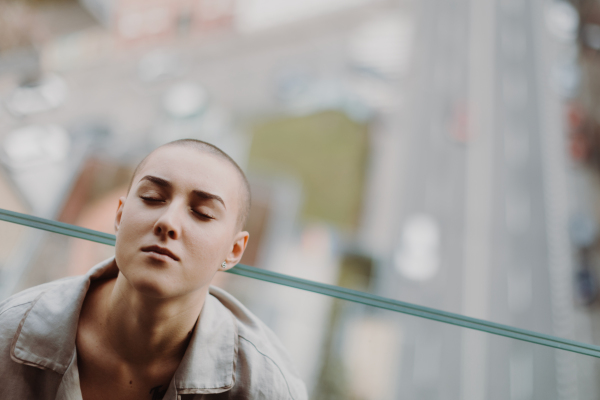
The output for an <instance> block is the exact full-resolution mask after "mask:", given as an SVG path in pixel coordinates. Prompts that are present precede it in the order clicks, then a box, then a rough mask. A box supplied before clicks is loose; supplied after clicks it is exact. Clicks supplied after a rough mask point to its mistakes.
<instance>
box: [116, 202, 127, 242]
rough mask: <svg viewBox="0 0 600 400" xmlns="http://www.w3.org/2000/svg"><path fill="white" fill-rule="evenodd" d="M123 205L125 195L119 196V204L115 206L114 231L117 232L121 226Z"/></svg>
mask: <svg viewBox="0 0 600 400" xmlns="http://www.w3.org/2000/svg"><path fill="white" fill-rule="evenodd" d="M124 206H125V197H124V196H121V197H119V206H118V207H117V213H116V214H115V233H117V232H119V227H120V226H121V217H122V216H123V207H124Z"/></svg>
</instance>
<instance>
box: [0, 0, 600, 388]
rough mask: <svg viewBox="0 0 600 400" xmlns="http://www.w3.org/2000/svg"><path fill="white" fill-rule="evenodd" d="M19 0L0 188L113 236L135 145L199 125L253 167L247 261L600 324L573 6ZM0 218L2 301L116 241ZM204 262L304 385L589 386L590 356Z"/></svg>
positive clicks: (361, 286)
mask: <svg viewBox="0 0 600 400" xmlns="http://www.w3.org/2000/svg"><path fill="white" fill-rule="evenodd" d="M9 3H10V4H8V5H6V6H3V7H4V8H0V13H2V12H5V15H7V16H8V15H9V12H10V13H13V14H11V15H16V16H23V15H25V16H28V15H31V16H28V17H23V18H24V19H23V21H29V20H28V19H27V18H34V19H35V20H39V21H43V22H44V23H43V24H41V25H40V26H43V27H44V29H45V30H44V29H40V32H37V31H35V30H33V29H29V30H28V29H27V28H25V29H21V30H19V29H18V27H17V26H14V27H12V28H10V27H9V28H6V29H2V28H0V100H1V101H2V104H3V108H2V109H0V163H1V165H0V188H1V189H0V208H6V209H9V210H14V211H18V212H26V213H30V214H33V215H36V216H39V217H44V218H49V219H55V220H59V221H62V222H66V223H73V224H76V225H81V226H84V227H87V228H90V229H96V230H101V231H105V232H108V233H113V231H112V229H113V224H112V221H113V218H114V211H115V209H116V207H117V199H118V198H119V196H122V195H125V193H126V190H127V184H128V182H129V181H128V179H129V175H130V174H131V172H132V171H133V168H134V167H135V166H136V165H137V163H138V162H139V161H140V160H141V159H142V158H143V157H144V156H145V155H146V154H147V153H148V152H149V151H151V150H152V149H153V148H155V147H157V146H158V145H161V144H163V143H167V142H169V141H172V140H176V139H180V138H185V137H193V138H197V139H201V140H205V141H208V142H210V143H213V144H215V145H217V146H219V147H220V148H222V149H223V150H224V151H226V152H227V153H228V154H229V155H231V156H232V158H233V159H235V160H236V161H237V162H238V164H239V165H240V166H241V167H242V169H244V171H246V173H247V175H248V178H249V181H250V183H251V186H252V196H253V205H252V213H251V218H250V220H249V222H248V225H247V229H248V231H249V232H250V234H251V244H250V246H249V248H248V250H247V252H246V255H245V258H244V259H242V262H243V263H245V264H249V265H253V266H256V267H259V268H265V269H269V270H272V271H276V272H281V273H286V274H289V275H293V276H297V277H301V278H306V279H312V280H315V281H319V282H324V283H329V284H336V285H340V286H345V287H349V288H351V289H356V290H362V291H367V292H370V293H374V294H377V295H380V296H385V297H389V298H393V299H397V300H401V301H406V302H411V303H415V304H419V305H423V306H427V307H432V308H437V309H441V310H444V311H449V312H453V313H459V314H464V315H468V316H471V317H475V318H481V319H485V320H490V321H493V322H498V323H502V324H507V325H512V326H515V327H518V328H523V329H528V330H532V331H536V332H541V333H545V334H548V335H555V336H560V337H564V338H568V339H572V340H578V341H583V342H586V343H595V344H598V343H600V323H599V322H600V318H598V315H600V314H599V310H598V307H597V297H596V296H597V292H598V287H597V285H598V282H596V280H595V279H596V275H595V274H597V273H598V272H599V271H600V268H599V266H598V264H599V263H598V261H600V257H598V255H597V253H596V252H597V250H595V249H596V247H597V237H596V229H597V228H596V226H597V222H595V221H596V220H597V219H598V217H597V216H598V215H600V212H599V210H600V195H598V193H600V190H599V189H598V187H600V185H598V182H596V180H597V178H596V174H597V172H592V170H593V166H592V167H590V165H589V163H587V164H586V163H585V162H580V161H581V160H578V159H577V158H576V157H575V156H574V155H573V154H574V153H573V152H574V150H573V146H575V145H574V144H573V142H572V141H573V140H574V139H572V137H571V135H573V133H572V132H571V131H572V130H573V128H572V126H571V125H573V123H572V121H570V120H569V116H568V115H569V114H568V112H569V110H570V108H569V107H572V104H574V103H577V102H578V101H579V100H578V99H579V97H578V96H583V95H581V94H580V93H586V92H585V91H584V90H582V89H579V86H578V82H579V80H584V78H585V77H581V76H580V75H577V74H581V73H582V72H577V73H575V72H573V71H572V70H571V69H569V68H575V67H573V65H575V64H576V62H578V61H577V60H578V57H579V56H578V51H579V50H578V49H579V46H580V44H579V42H578V41H580V40H581V38H580V36H581V33H580V31H581V27H580V21H582V20H583V19H585V18H584V17H583V16H581V15H583V14H581V15H580V13H582V12H583V11H582V10H583V8H581V7H579V6H580V5H578V4H579V3H578V2H573V3H577V4H574V5H573V4H572V3H570V2H566V1H551V0H532V1H529V2H524V1H519V0H503V1H500V0H481V1H467V0H422V1H412V0H355V1H349V2H346V3H344V2H342V1H333V0H331V1H323V2H318V1H310V2H306V4H304V5H296V6H293V5H292V4H291V3H292V2H285V3H286V4H288V5H287V6H285V7H284V6H282V5H277V4H275V3H277V2H274V1H268V0H260V1H259V0H255V1H249V2H248V3H246V4H244V5H242V4H241V3H242V2H234V1H229V2H223V4H221V5H220V6H217V5H216V3H215V2H214V1H212V2H211V1H207V0H198V1H197V3H198V4H197V10H203V11H190V10H192V9H193V7H192V6H191V4H196V3H195V2H193V1H189V2H187V3H186V2H175V3H177V4H179V3H181V4H184V5H185V4H187V5H185V6H182V5H181V4H180V5H178V6H176V5H175V3H172V4H167V3H168V2H167V3H165V4H163V5H162V7H163V11H164V10H167V9H168V12H166V11H165V13H166V14H164V15H171V14H176V13H177V12H181V9H183V10H186V11H185V12H181V13H182V14H181V15H183V17H182V16H181V15H180V17H178V19H177V22H176V23H173V27H166V28H164V29H163V31H160V29H159V28H160V26H161V25H160V23H163V25H164V26H167V25H168V24H167V22H165V21H166V20H164V18H166V17H164V15H163V17H164V18H163V17H160V15H162V14H160V13H157V14H156V15H154V14H153V15H154V17H152V18H154V19H152V21H153V22H152V21H151V22H152V23H151V22H148V21H150V19H149V18H150V17H144V18H148V21H146V24H147V26H146V27H145V28H143V29H142V28H140V26H141V25H139V24H140V23H139V21H138V20H136V19H135V18H138V17H139V15H137V16H136V15H134V14H133V13H132V14H131V15H128V14H127V12H128V11H127V7H125V6H123V5H120V3H119V2H113V3H111V4H112V7H115V9H109V8H110V6H108V5H107V4H109V3H110V2H104V1H102V0H96V1H92V0H89V1H83V0H82V1H80V2H75V1H67V0H63V1H57V2H52V1H49V0H48V1H38V2H32V3H28V2H20V1H16V0H13V1H12V2H9ZM123 3H124V4H125V3H127V2H126V1H125V2H123ZM159 3H160V2H159ZM225 3H227V4H225ZM592 3H593V2H592ZM20 4H25V5H23V6H19V5H20ZM132 4H133V3H132ZM161 4H162V3H161ZM11 7H12V8H11ZM20 7H24V8H20ZM27 7H29V8H27ZM119 7H122V8H119ZM136 7H138V6H136ZM169 7H170V8H169ZM177 7H182V8H181V9H178V8H177ZM186 7H187V8H186ZM194 7H196V6H194ZM211 7H212V8H211ZM294 7H296V8H294ZM577 7H579V8H577ZM134 8H135V7H134ZM27 10H29V11H27ZM177 10H179V11H177ZM28 13H29V14H28ZM139 13H142V11H139V12H138V14H139ZM186 13H187V14H186ZM159 14H160V15H159ZM140 15H141V14H140ZM190 15H191V16H190ZM111 16H112V17H111ZM134 17H135V18H134ZM159 17H160V18H159ZM184 17H185V18H184ZM107 18H108V19H109V20H106V19H107ZM110 18H114V19H115V20H114V21H113V20H110ZM139 18H141V17H139ZM161 18H163V19H161ZM2 21H3V20H2V18H0V24H2ZM132 21H133V22H132ZM135 21H138V22H135ZM157 21H158V22H157ZM160 21H162V22H160ZM190 21H191V22H190ZM197 21H200V22H197ZM134 22H135V23H134ZM159 22H160V23H159ZM23 23H24V24H25V26H27V25H26V22H23ZM136 24H137V25H136ZM195 24H196V25H195ZM581 24H583V22H582V23H581ZM138 25H139V26H138ZM6 26H8V24H7V25H6ZM169 26H170V25H169ZM586 26H587V25H586ZM594 26H596V27H599V28H598V29H600V25H594ZM153 27H154V28H153ZM10 29H13V30H14V32H17V33H19V34H17V33H13V31H10ZM144 29H145V30H144ZM153 29H154V30H153ZM7 32H8V33H7ZM3 35H4V36H3ZM19 35H25V36H27V35H31V37H29V38H28V39H27V40H25V39H23V40H24V41H19V40H20V39H19V40H18V38H19V37H20V36H19ZM598 35H599V36H598V37H597V38H598V40H600V31H599V33H598ZM27 37H28V36H27ZM15 38H17V39H15ZM9 39H10V40H9ZM2 40H4V41H2ZM15 43H16V44H15ZM23 43H24V44H23ZM32 43H34V44H36V45H35V46H33V45H32ZM599 47H600V45H599ZM582 68H583V67H582ZM590 68H592V67H590ZM596 68H600V66H596ZM575 70H576V71H579V67H577V68H575ZM573 74H575V75H573ZM591 75H592V74H591V73H590V76H591ZM590 79H591V78H590ZM591 87H592V85H591V84H590V85H588V89H589V90H590V92H591V91H592V89H590V88H591ZM588 97H589V98H591V97H592V96H591V95H589V96H588ZM588 97H586V98H588ZM590 101H591V100H590ZM581 102H582V103H584V106H586V105H587V107H588V108H591V107H592V106H590V105H588V104H587V103H585V101H581ZM594 104H595V103H594ZM599 104H600V103H599ZM573 108H575V107H573ZM590 114H593V113H592V112H590ZM581 118H583V117H581ZM582 124H583V123H582ZM578 126H579V125H578ZM586 126H587V125H586ZM598 143H600V141H599V142H598ZM590 147H591V145H590ZM590 151H592V150H590ZM574 216H575V217H574ZM578 218H579V219H578ZM588 226H589V227H588ZM0 227H1V228H2V229H3V231H1V232H0V237H2V238H3V240H2V241H0V242H1V244H0V299H3V298H6V297H7V296H9V295H10V294H11V293H14V292H15V291H17V290H20V289H24V288H27V287H29V286H32V285H35V284H40V283H44V282H46V281H49V280H52V279H57V278H61V277H64V276H68V275H73V274H81V273H84V272H85V271H86V270H87V268H89V267H91V266H93V265H94V264H95V263H97V262H99V261H101V260H102V259H104V258H106V257H108V256H110V254H111V252H112V248H108V247H106V246H100V245H98V244H91V243H83V242H82V241H78V240H74V239H68V238H63V237H59V236H57V235H53V234H48V233H44V232H37V231H33V230H30V229H24V228H22V227H17V226H16V225H11V224H7V223H0ZM5 232H6V233H5ZM590 254H591V255H590ZM582 255H583V256H582ZM588 255H589V257H587V256H588ZM584 256H586V257H587V258H586V257H584ZM582 260H584V261H585V262H587V263H588V264H589V265H588V264H585V266H582ZM214 283H215V284H216V285H218V286H222V287H224V288H225V289H227V290H228V291H230V292H231V293H232V294H234V295H235V296H236V297H238V298H239V299H240V300H242V301H243V302H244V304H247V305H248V306H249V308H250V309H251V310H252V311H253V312H255V313H256V314H257V315H258V316H259V317H260V318H261V319H262V320H263V321H264V322H265V323H266V324H267V325H268V326H269V327H271V329H273V330H274V331H275V333H276V334H277V335H278V336H279V337H280V338H281V340H282V342H283V343H284V345H285V347H286V348H288V349H289V350H290V353H291V356H292V358H293V360H294V362H295V364H296V365H297V366H298V369H299V371H300V374H301V376H302V378H303V379H304V380H305V381H306V383H307V386H308V389H309V394H310V396H311V398H314V399H356V400H358V399H361V400H362V399H365V400H368V399H424V400H428V399H432V400H433V399H468V400H470V399H498V400H500V399H511V400H528V399H544V400H549V399H557V400H567V399H568V400H571V399H573V400H575V399H581V400H587V399H590V400H591V399H597V398H600V387H599V385H598V379H597V376H598V373H599V372H600V370H599V369H598V367H599V364H598V361H597V360H595V359H592V358H591V357H587V356H582V355H575V354H571V353H567V352H565V351H560V350H555V349H550V348H547V347H542V346H537V345H533V344H529V343H525V342H519V341H516V340H512V339H507V338H503V337H499V336H494V335H489V334H484V333H482V332H475V331H471V330H466V329H464V328H459V327H455V326H452V325H448V324H441V323H438V322H433V321H429V320H425V319H421V318H417V317H412V316H406V315H401V314H393V313H391V312H383V311H380V310H373V309H369V308H368V307H366V306H359V305H356V304H346V303H343V302H341V301H340V300H337V299H335V300H334V299H330V298H325V297H322V296H316V295H314V294H309V293H306V292H302V291H299V290H292V289H289V288H283V287H279V286H276V285H272V284H271V285H268V284H266V283H263V282H255V281H251V280H249V279H247V278H240V277H237V276H230V275H229V274H220V275H219V276H218V277H217V278H216V280H215V282H214Z"/></svg>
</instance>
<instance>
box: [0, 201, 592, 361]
mask: <svg viewBox="0 0 600 400" xmlns="http://www.w3.org/2000/svg"><path fill="white" fill-rule="evenodd" d="M0 220H3V221H7V222H12V223H15V224H19V225H25V226H29V227H32V228H37V229H43V230H46V231H49V232H54V233H60V234H62V235H67V236H71V237H75V238H79V239H85V240H90V241H93V242H97V243H102V244H108V245H111V246H114V245H115V236H114V235H110V234H107V233H102V232H97V231H94V230H91V229H86V228H81V227H78V226H75V225H70V224H65V223H62V222H56V221H51V220H47V219H44V218H38V217H34V216H31V215H27V214H21V213H17V212H14V211H8V210H3V209H0ZM228 272H230V273H232V274H235V275H240V276H245V277H248V278H253V279H258V280H261V281H265V282H270V283H275V284H278V285H284V286H289V287H293V288H296V289H301V290H306V291H309V292H314V293H319V294H322V295H325V296H330V297H336V298H338V299H342V300H347V301H352V302H355V303H360V304H365V305H368V306H372V307H377V308H382V309H385V310H390V311H395V312H399V313H403V314H409V315H414V316H416V317H420V318H426V319H430V320H433V321H438V322H443V323H447V324H452V325H456V326H460V327H463V328H468V329H474V330H478V331H482V332H487V333H491V334H494V335H500V336H505V337H508V338H511V339H517V340H522V341H525V342H530V343H535V344H539V345H542V346H548V347H553V348H556V349H561V350H566V351H570V352H574V353H579V354H584V355H588V356H592V357H598V358H600V346H595V345H592V344H587V343H581V342H576V341H574V340H568V339H563V338H559V337H556V336H552V335H546V334H542V333H538V332H534V331H529V330H526V329H520V328H515V327H513V326H509V325H503V324H497V323H494V322H490V321H485V320H481V319H477V318H471V317H466V316H464V315H460V314H455V313H450V312H446V311H441V310H438V309H435V308H429V307H423V306H419V305H416V304H411V303H406V302H402V301H398V300H394V299H389V298H386V297H381V296H376V295H373V294H370V293H364V292H359V291H356V290H351V289H346V288H343V287H339V286H334V285H327V284H325V283H319V282H314V281H309V280H307V279H300V278H296V277H293V276H289V275H284V274H280V273H277V272H272V271H266V270H262V269H259V268H255V267H250V266H248V265H243V264H238V265H236V266H235V267H234V268H232V269H230V270H229V271H228Z"/></svg>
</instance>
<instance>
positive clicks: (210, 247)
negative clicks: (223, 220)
mask: <svg viewBox="0 0 600 400" xmlns="http://www.w3.org/2000/svg"><path fill="white" fill-rule="evenodd" d="M227 239H228V238H227V237H226V235H225V234H224V233H223V232H221V231H220V230H217V229H215V230H206V231H204V232H202V234H196V235H193V236H191V237H189V240H188V243H186V247H188V249H190V250H189V252H188V254H189V256H190V261H191V267H192V268H199V267H202V268H203V269H213V268H216V269H218V268H219V266H220V265H221V263H222V262H223V261H225V257H226V256H227V252H228V242H227Z"/></svg>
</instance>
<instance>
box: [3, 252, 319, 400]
mask: <svg viewBox="0 0 600 400" xmlns="http://www.w3.org/2000/svg"><path fill="white" fill-rule="evenodd" d="M113 260H114V258H110V259H108V260H106V261H104V262H102V263H100V264H98V265H96V266H95V267H94V268H92V269H91V270H90V271H89V272H88V273H87V274H86V275H84V276H78V277H72V278H65V279H61V280H58V281H54V282H50V283H47V284H44V285H41V286H36V287H33V288H31V289H28V290H25V291H23V292H20V293H18V294H16V295H14V296H12V297H10V298H9V299H7V300H5V301H4V302H2V303H0V399H2V400H5V399H18V400H26V399H32V400H33V399H35V400H54V399H57V400H58V399H60V400H81V389H80V387H79V374H78V371H77V356H76V349H75V337H76V334H77V323H78V320H79V313H80V310H81V306H82V304H83V300H84V298H85V295H86V293H87V290H88V288H89V286H90V282H91V281H93V280H95V279H99V278H106V277H110V276H116V274H117V273H118V269H117V267H116V264H115V263H114V262H113ZM164 399H165V400H176V399H177V400H187V399H194V400H199V399H206V400H208V399H294V400H304V399H307V394H306V388H305V386H304V384H303V383H302V381H301V380H300V379H299V378H298V376H297V374H296V372H295V370H294V368H293V367H292V364H291V362H290V360H289V357H288V356H287V353H286V351H285V350H284V349H283V347H282V345H281V344H280V342H279V340H278V339H277V338H276V337H275V335H274V334H273V332H271V330H269V328H267V327H266V326H265V325H264V324H263V323H262V322H261V321H260V320H258V318H257V317H256V316H254V315H253V314H252V313H251V312H250V311H248V309H246V308H245V307H244V306H243V305H242V304H241V303H240V302H238V301H237V300H236V299H235V298H234V297H233V296H231V295H230V294H228V293H227V292H225V291H223V290H221V289H218V288H214V287H211V289H210V295H209V296H207V298H206V302H205V304H204V308H203V310H202V318H201V319H200V321H199V323H198V324H197V325H196V328H195V330H194V333H193V336H192V339H191V341H190V344H189V346H188V348H187V350H186V353H185V355H184V357H183V360H182V361H181V364H180V365H179V367H178V369H177V371H176V372H175V375H174V376H173V379H172V380H171V384H170V385H169V388H168V390H167V393H166V395H165V397H164Z"/></svg>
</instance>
